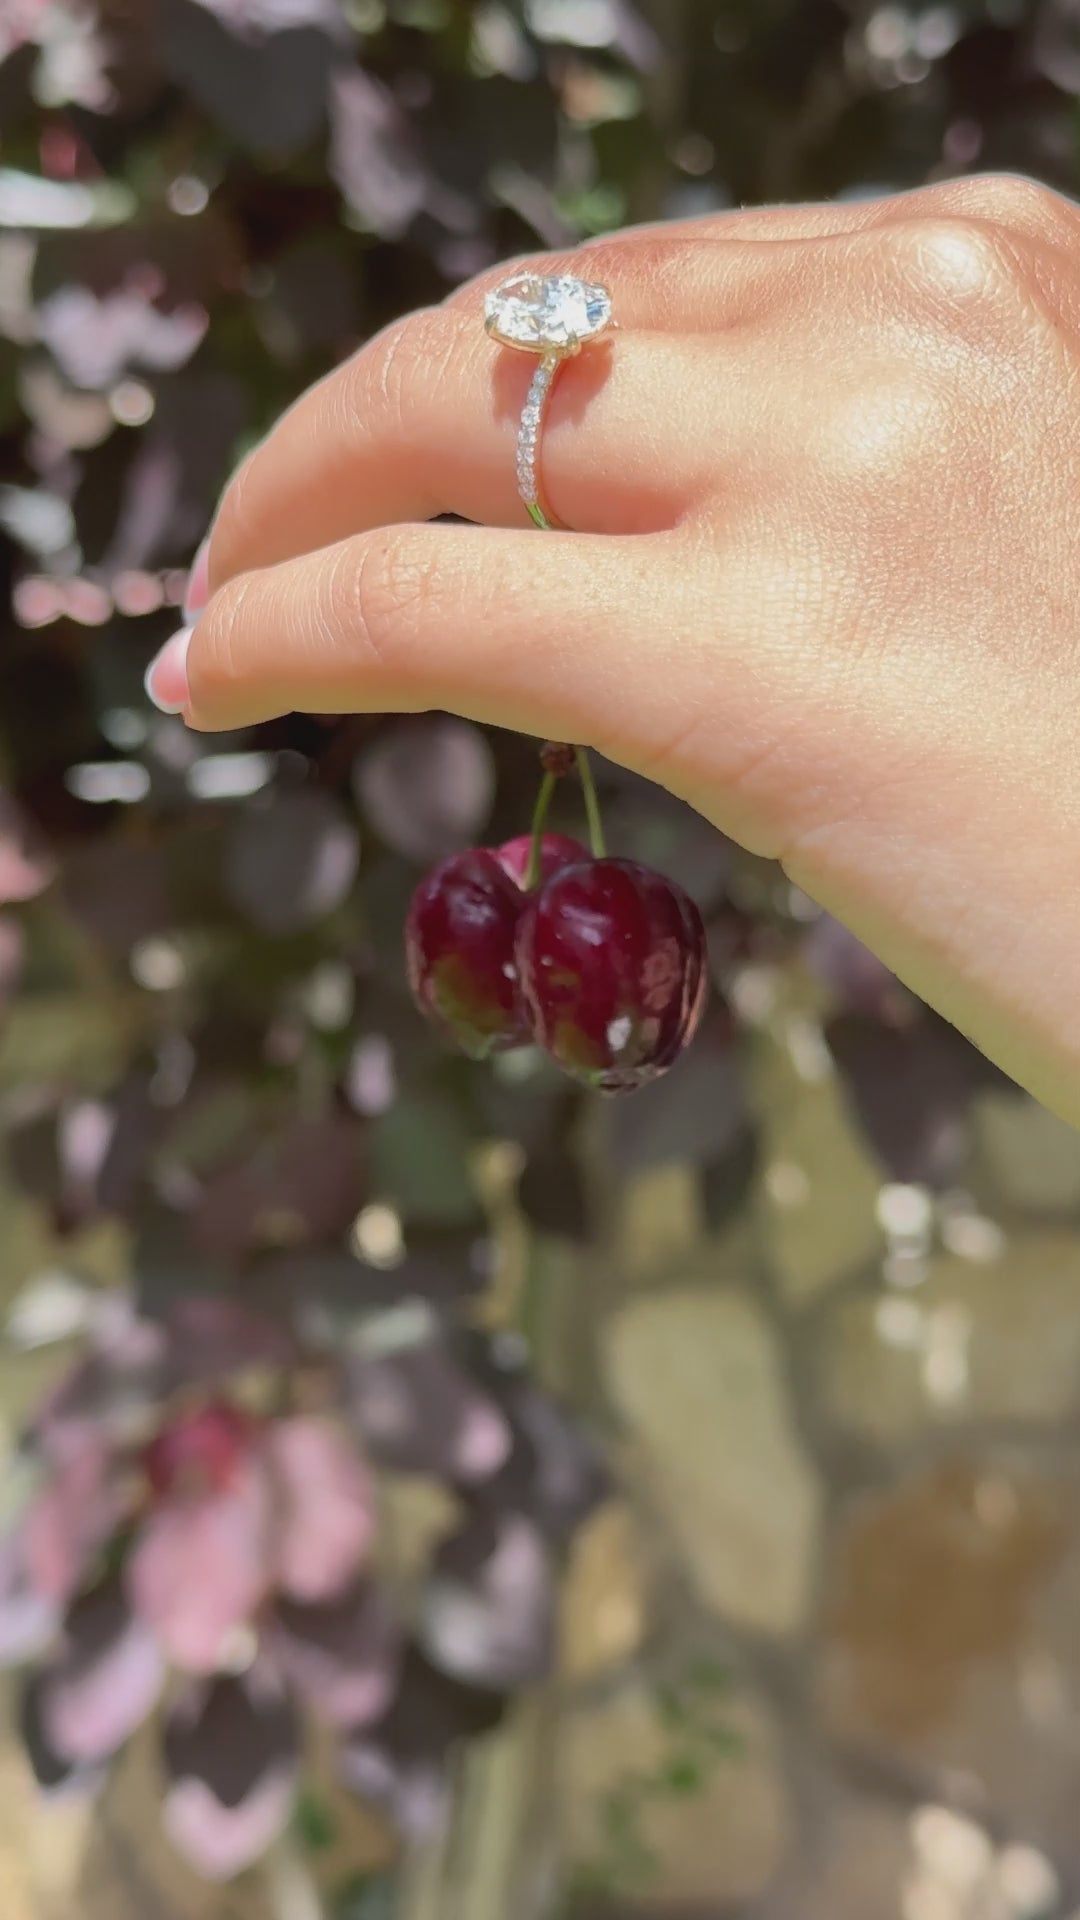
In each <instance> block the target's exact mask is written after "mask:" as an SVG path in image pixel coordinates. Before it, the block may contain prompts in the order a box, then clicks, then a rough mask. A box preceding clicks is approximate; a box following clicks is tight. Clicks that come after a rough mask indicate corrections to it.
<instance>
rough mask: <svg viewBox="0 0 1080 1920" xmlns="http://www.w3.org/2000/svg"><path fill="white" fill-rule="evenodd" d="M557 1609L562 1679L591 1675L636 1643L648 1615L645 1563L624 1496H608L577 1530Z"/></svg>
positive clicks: (629, 1651) (624, 1657)
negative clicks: (618, 1498) (619, 1497)
mask: <svg viewBox="0 0 1080 1920" xmlns="http://www.w3.org/2000/svg"><path fill="white" fill-rule="evenodd" d="M560 1610H561V1622H560V1666H561V1669H562V1673H563V1675H564V1677H565V1678H566V1679H567V1680H589V1679H592V1677H593V1676H594V1675H595V1674H598V1673H604V1672H606V1671H607V1670H608V1669H609V1668H611V1667H615V1666H618V1665H619V1663H620V1661H623V1660H628V1659H629V1658H630V1656H631V1655H632V1654H634V1653H636V1652H637V1650H638V1648H639V1647H640V1645H641V1642H642V1640H643V1639H644V1636H645V1629H646V1624H647V1618H648V1615H647V1601H646V1591H645V1566H644V1559H643V1553H642V1543H641V1541H640V1539H639V1537H638V1532H637V1527H636V1525H635V1521H634V1515H633V1511H632V1509H631V1508H630V1507H629V1505H628V1504H627V1503H626V1502H625V1501H622V1500H611V1501H609V1502H608V1503H607V1504H606V1505H605V1506H603V1507H601V1508H599V1510H598V1511H597V1512H596V1513H595V1514H594V1515H593V1517H592V1519H591V1520H588V1521H587V1522H586V1523H585V1525H584V1526H583V1527H582V1528H581V1530H580V1532H579V1533H578V1534H577V1535H576V1537H575V1539H574V1542H573V1546H572V1548H571V1551H570V1560H569V1565H568V1567H567V1570H566V1574H565V1576H564V1582H563V1588H562V1594H561V1599H560Z"/></svg>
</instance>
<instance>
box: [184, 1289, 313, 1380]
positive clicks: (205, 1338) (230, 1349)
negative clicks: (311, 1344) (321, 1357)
mask: <svg viewBox="0 0 1080 1920" xmlns="http://www.w3.org/2000/svg"><path fill="white" fill-rule="evenodd" d="M166 1340H167V1378H168V1381H169V1384H170V1385H171V1386H173V1387H180V1386H193V1385H199V1386H208V1385H210V1384H211V1383H212V1382H213V1381H218V1380H223V1379H225V1378H227V1377H228V1375H229V1374H234V1373H243V1372H245V1371H246V1370H248V1369H249V1368H252V1367H284V1366H287V1365H288V1364H289V1362H290V1361H291V1360H292V1359H293V1358H294V1349H293V1344H292V1341H291V1340H290V1339H289V1336H288V1335H287V1334H286V1333H285V1332H284V1331H283V1330H282V1328H280V1327H278V1326H275V1325H274V1323H273V1321H271V1320H270V1319H268V1318H266V1317H265V1316H264V1315H262V1314H257V1313H252V1312H251V1310H250V1308H248V1307H245V1306H244V1305H243V1304H242V1303H241V1302H240V1301H239V1300H230V1299H225V1298H220V1297H216V1296H213V1295H205V1296H202V1297H200V1296H199V1295H197V1294H192V1295H189V1296H188V1297H186V1298H185V1299H182V1300H178V1301H177V1302H176V1304H175V1305H174V1306H173V1307H172V1309H171V1311H170V1313H169V1318H168V1321H167V1323H166Z"/></svg>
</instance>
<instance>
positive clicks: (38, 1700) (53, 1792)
mask: <svg viewBox="0 0 1080 1920" xmlns="http://www.w3.org/2000/svg"><path fill="white" fill-rule="evenodd" d="M42 1693H43V1688H42V1676H41V1674H34V1675H32V1676H31V1678H30V1679H29V1680H28V1681H27V1683H26V1686H25V1687H24V1689H23V1693H22V1699H21V1701H20V1703H19V1732H20V1733H21V1735H22V1740H23V1745H24V1747H25V1748H26V1755H27V1758H28V1760H29V1762H30V1765H31V1767H32V1768H33V1773H34V1778H35V1780H36V1781H37V1783H38V1786H39V1787H40V1788H41V1790H42V1792H43V1793H45V1794H48V1795H49V1797H50V1799H62V1798H67V1797H68V1796H69V1795H70V1796H71V1797H73V1798H75V1797H77V1798H80V1799H82V1798H86V1797H87V1796H88V1795H91V1794H93V1793H95V1792H97V1790H98V1789H99V1788H100V1787H101V1786H102V1785H103V1783H104V1780H105V1769H104V1767H101V1766H89V1767H87V1766H79V1765H77V1764H75V1763H74V1762H72V1761H70V1760H65V1759H64V1758H63V1756H62V1755H61V1754H58V1753H57V1752H56V1751H55V1750H54V1748H53V1747H52V1746H51V1745H50V1742H49V1738H48V1735H47V1733H46V1731H45V1727H44V1724H43V1718H42V1704H43V1702H42Z"/></svg>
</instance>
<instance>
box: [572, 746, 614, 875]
mask: <svg viewBox="0 0 1080 1920" xmlns="http://www.w3.org/2000/svg"><path fill="white" fill-rule="evenodd" d="M574 754H575V756H576V759H577V769H578V778H579V779H580V781H581V792H582V796H583V798H584V801H585V816H586V819H587V820H588V822H589V845H590V847H591V848H592V856H593V859H594V860H605V859H606V858H607V846H606V844H605V841H604V825H603V821H602V820H601V818H600V802H599V800H598V799H597V797H596V783H595V781H594V780H593V776H592V768H591V766H590V765H589V756H588V754H587V753H586V751H585V749H584V747H575V748H574Z"/></svg>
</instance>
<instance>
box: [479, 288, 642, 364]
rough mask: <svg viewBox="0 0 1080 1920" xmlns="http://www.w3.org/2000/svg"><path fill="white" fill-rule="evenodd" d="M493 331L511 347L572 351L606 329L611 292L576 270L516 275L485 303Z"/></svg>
mask: <svg viewBox="0 0 1080 1920" xmlns="http://www.w3.org/2000/svg"><path fill="white" fill-rule="evenodd" d="M484 311H485V316H486V321H487V329H488V332H489V333H490V334H491V335H492V337H493V338H494V339H496V340H500V341H501V342H502V344H503V346H505V347H525V348H527V349H528V350H529V351H530V352H532V353H569V352H572V351H573V349H574V348H575V347H577V346H580V345H581V342H582V341H583V340H590V339H592V337H593V335H594V334H597V333H600V332H602V331H603V329H604V327H606V326H607V324H608V322H609V320H610V319H611V295H610V294H609V293H608V291H607V289H606V288H605V287H592V286H590V285H589V284H588V282H587V281H585V280H576V279H575V278H574V276H573V275H572V274H569V273H560V274H550V275H548V274H539V273H516V274H515V275H514V277H513V279H512V280H504V281H503V283H502V286H501V287H496V288H495V290H494V292H493V293H489V294H488V296H487V299H486V301H485V302H484Z"/></svg>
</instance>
